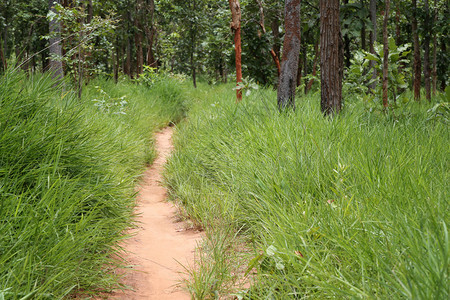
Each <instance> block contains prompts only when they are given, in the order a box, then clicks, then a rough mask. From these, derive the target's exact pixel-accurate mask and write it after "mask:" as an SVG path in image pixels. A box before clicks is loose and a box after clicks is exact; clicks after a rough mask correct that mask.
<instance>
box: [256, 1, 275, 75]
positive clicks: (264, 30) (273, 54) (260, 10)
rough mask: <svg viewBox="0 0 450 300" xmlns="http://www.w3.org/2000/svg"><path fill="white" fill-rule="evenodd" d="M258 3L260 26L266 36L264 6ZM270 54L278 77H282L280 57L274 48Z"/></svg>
mask: <svg viewBox="0 0 450 300" xmlns="http://www.w3.org/2000/svg"><path fill="white" fill-rule="evenodd" d="M256 2H257V3H258V6H259V16H260V21H259V26H260V27H261V30H262V32H263V33H264V34H266V33H267V32H266V27H265V26H264V8H263V4H262V2H261V0H256ZM269 52H270V56H272V59H273V62H274V63H275V67H276V68H277V74H278V77H280V72H281V66H280V60H279V59H278V56H277V54H276V52H275V50H274V48H273V47H272V49H270V51H269Z"/></svg>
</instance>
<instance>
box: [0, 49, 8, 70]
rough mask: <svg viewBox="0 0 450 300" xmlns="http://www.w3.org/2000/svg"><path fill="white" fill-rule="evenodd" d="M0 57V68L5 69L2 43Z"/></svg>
mask: <svg viewBox="0 0 450 300" xmlns="http://www.w3.org/2000/svg"><path fill="white" fill-rule="evenodd" d="M0 59H1V63H2V65H1V66H2V69H3V71H6V69H7V65H6V56H5V54H4V52H3V45H0Z"/></svg>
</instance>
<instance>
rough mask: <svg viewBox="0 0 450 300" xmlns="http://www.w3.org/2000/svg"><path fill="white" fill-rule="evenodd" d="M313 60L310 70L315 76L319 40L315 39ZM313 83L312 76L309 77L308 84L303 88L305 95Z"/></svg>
mask: <svg viewBox="0 0 450 300" xmlns="http://www.w3.org/2000/svg"><path fill="white" fill-rule="evenodd" d="M314 53H315V54H314V61H313V70H312V76H316V75H317V60H318V58H319V41H317V42H316V43H315V44H314ZM313 83H314V78H311V79H310V80H309V81H308V84H307V85H306V88H305V95H308V92H309V91H310V90H311V87H312V85H313Z"/></svg>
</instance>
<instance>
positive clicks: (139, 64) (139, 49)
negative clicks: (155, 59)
mask: <svg viewBox="0 0 450 300" xmlns="http://www.w3.org/2000/svg"><path fill="white" fill-rule="evenodd" d="M142 10H143V3H142V0H138V1H137V2H136V11H135V17H134V27H135V33H134V44H135V47H136V78H139V76H140V74H142V73H143V71H144V48H143V46H142V40H143V39H142V31H143V30H142Z"/></svg>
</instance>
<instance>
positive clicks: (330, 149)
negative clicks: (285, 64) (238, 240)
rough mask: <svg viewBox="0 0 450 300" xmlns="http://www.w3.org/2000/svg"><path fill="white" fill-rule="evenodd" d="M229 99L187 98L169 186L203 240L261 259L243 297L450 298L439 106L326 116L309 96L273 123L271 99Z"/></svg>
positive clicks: (445, 152) (444, 132)
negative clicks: (224, 239) (433, 110)
mask: <svg viewBox="0 0 450 300" xmlns="http://www.w3.org/2000/svg"><path fill="white" fill-rule="evenodd" d="M231 88H232V86H231V85H230V86H220V87H215V88H213V89H205V88H201V89H200V90H198V91H195V92H192V93H193V94H192V96H193V98H194V99H197V100H195V101H194V103H193V106H192V108H191V110H190V113H189V117H188V120H187V121H186V122H185V123H183V124H182V125H180V126H179V127H178V130H177V138H176V152H175V154H174V155H173V156H172V158H171V160H170V162H169V164H168V167H167V172H166V181H167V184H168V186H169V187H170V188H171V196H172V198H173V199H178V200H179V201H180V202H182V203H183V204H184V205H185V209H186V211H187V213H188V214H189V215H190V216H191V217H193V218H195V219H196V220H197V221H198V222H199V223H203V224H204V225H205V227H206V230H207V231H208V230H209V229H208V228H209V227H210V226H215V225H218V224H219V225H220V226H228V228H234V230H237V229H240V231H241V232H244V233H243V234H244V235H245V237H246V238H247V240H248V243H249V245H255V248H256V249H255V251H256V252H257V253H263V254H262V255H260V254H258V255H255V260H254V261H253V263H252V264H251V266H254V267H256V269H257V270H258V275H257V276H256V278H258V281H257V282H256V283H255V284H254V285H253V286H252V288H251V289H250V291H248V292H246V293H245V295H246V297H248V298H251V299H263V298H268V299H270V298H271V297H274V298H276V299H289V298H302V297H310V298H334V297H338V298H341V297H348V298H353V297H356V298H364V299H366V298H373V299H384V298H414V299H446V298H448V294H449V289H448V286H449V282H448V260H449V242H448V229H447V227H448V220H449V219H448V198H449V189H448V182H449V172H448V170H449V160H448V158H449V157H450V153H449V152H450V151H449V147H448V145H449V131H448V124H447V123H445V122H443V121H442V120H438V119H434V118H432V116H430V113H429V112H427V111H428V109H429V108H430V107H432V106H433V105H434V103H432V104H426V103H422V104H417V103H413V102H410V103H408V104H402V105H401V107H400V108H397V109H395V110H392V111H389V112H388V113H386V114H384V113H383V112H382V111H381V110H372V112H371V110H369V109H368V108H369V106H368V105H364V103H356V101H352V99H347V103H346V106H345V110H344V112H343V113H342V114H341V115H340V116H338V117H336V118H334V119H329V118H324V117H323V116H322V115H321V113H320V109H319V98H318V95H317V94H316V95H312V96H310V97H308V98H301V99H298V100H297V111H296V112H295V113H287V114H279V113H278V112H277V110H276V107H275V105H274V103H275V100H274V99H276V97H275V96H276V95H275V92H274V91H270V90H262V91H257V92H253V93H252V95H251V96H250V97H248V98H246V99H244V101H243V102H242V103H241V104H239V105H236V104H235V103H234V93H233V90H232V89H231ZM230 230H232V229H230ZM268 249H269V251H268ZM258 251H259V252H258ZM199 278H200V279H201V277H199ZM200 279H199V280H200ZM223 284H224V285H226V284H227V282H226V280H224V281H223ZM198 286H201V282H200V283H197V289H198ZM203 288H204V289H205V290H208V287H207V286H203ZM217 290H220V289H217ZM222 292H224V293H225V289H223V290H222ZM206 298H208V297H206Z"/></svg>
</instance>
